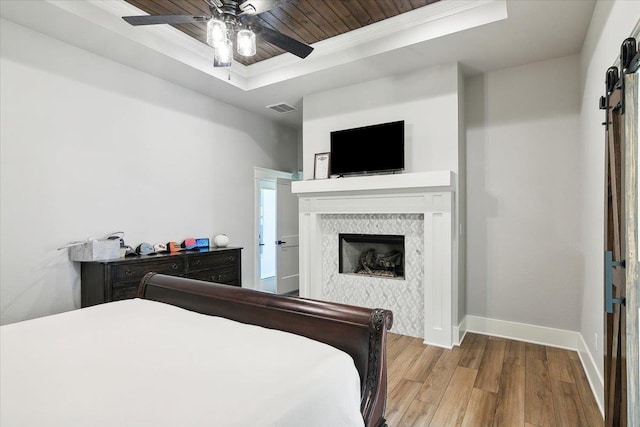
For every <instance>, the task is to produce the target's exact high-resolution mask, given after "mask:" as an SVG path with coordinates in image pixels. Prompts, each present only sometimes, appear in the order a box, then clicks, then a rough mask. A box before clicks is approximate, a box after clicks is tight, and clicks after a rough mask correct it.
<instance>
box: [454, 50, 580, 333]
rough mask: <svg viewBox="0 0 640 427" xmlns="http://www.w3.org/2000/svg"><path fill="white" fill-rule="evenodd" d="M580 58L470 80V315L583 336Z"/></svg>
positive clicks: (468, 307)
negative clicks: (568, 331)
mask: <svg viewBox="0 0 640 427" xmlns="http://www.w3.org/2000/svg"><path fill="white" fill-rule="evenodd" d="M578 73H579V57H578V56H577V55H574V56H570V57H565V58H559V59H554V60H549V61H544V62H537V63H533V64H528V65H525V66H520V67H515V68H509V69H504V70H498V71H493V72H489V73H486V74H483V75H479V76H475V77H471V78H469V79H467V81H466V123H467V231H468V233H467V314H469V315H472V316H479V317H486V318H490V319H496V320H508V321H512V322H520V323H526V324H531V325H537V326H546V327H552V328H558V329H565V330H570V331H578V330H579V328H580V310H581V307H580V305H581V300H580V295H581V283H582V250H581V241H580V231H581V228H580V227H581V220H580V218H581V209H580V190H581V178H582V175H581V172H582V170H581V162H580V159H579V157H578V156H577V153H578V152H579V150H580V144H581V142H580V139H579V112H580V110H579V79H578Z"/></svg>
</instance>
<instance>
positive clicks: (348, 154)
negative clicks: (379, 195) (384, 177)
mask: <svg viewBox="0 0 640 427" xmlns="http://www.w3.org/2000/svg"><path fill="white" fill-rule="evenodd" d="M401 170H404V120H401V121H397V122H390V123H382V124H378V125H373V126H365V127H360V128H354V129H345V130H338V131H334V132H331V174H333V175H349V174H365V173H376V172H392V171H401Z"/></svg>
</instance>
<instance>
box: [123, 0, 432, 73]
mask: <svg viewBox="0 0 640 427" xmlns="http://www.w3.org/2000/svg"><path fill="white" fill-rule="evenodd" d="M437 1H439V0H346V1H337V0H285V1H283V3H282V4H281V5H280V6H278V7H276V8H273V9H271V10H269V11H266V12H263V13H261V14H260V15H258V19H259V21H260V23H261V24H262V25H263V26H265V27H268V28H271V29H274V30H277V31H280V32H281V33H284V34H286V35H288V36H290V37H293V38H296V39H298V40H300V41H302V42H304V43H307V44H313V43H316V42H319V41H321V40H326V39H328V38H331V37H334V36H337V35H340V34H344V33H347V32H349V31H352V30H356V29H358V28H362V27H365V26H367V25H370V24H373V23H376V22H380V21H382V20H385V19H387V18H391V17H393V16H396V15H400V14H402V13H406V12H410V11H412V10H415V9H417V8H420V7H424V6H427V5H429V4H431V3H435V2H437ZM126 2H127V3H129V4H131V5H133V6H135V7H137V8H138V9H140V10H142V11H144V12H146V13H148V14H150V15H207V16H209V15H210V14H211V13H210V11H209V7H208V6H207V4H206V3H205V2H204V0H126ZM173 26H174V27H175V28H177V29H178V30H180V31H182V32H183V33H185V34H187V35H189V36H191V37H193V38H194V39H196V40H198V41H200V42H202V43H205V44H206V40H207V26H206V22H202V23H192V24H177V25H173ZM282 53H285V51H284V50H282V49H279V48H277V47H275V46H273V45H271V44H269V43H267V42H265V41H263V40H260V38H259V37H258V40H257V53H256V55H255V56H252V57H244V56H240V55H237V54H235V56H234V60H235V61H238V62H239V63H241V64H243V65H251V64H255V63H256V62H260V61H264V60H265V59H269V58H272V57H274V56H278V55H280V54H282Z"/></svg>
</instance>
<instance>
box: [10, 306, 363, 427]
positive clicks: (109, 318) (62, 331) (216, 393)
mask: <svg viewBox="0 0 640 427" xmlns="http://www.w3.org/2000/svg"><path fill="white" fill-rule="evenodd" d="M359 408H360V379H359V376H358V372H357V370H356V369H355V366H354V364H353V360H352V359H351V358H350V357H349V355H347V354H346V353H344V352H342V351H340V350H337V349H335V348H333V347H331V346H328V345H326V344H322V343H319V342H316V341H312V340H309V339H307V338H304V337H300V336H297V335H293V334H289V333H284V332H280V331H274V330H270V329H265V328H261V327H256V326H249V325H243V324H240V323H237V322H233V321H230V320H227V319H223V318H219V317H211V316H204V315H201V314H197V313H194V312H190V311H187V310H183V309H180V308H177V307H173V306H170V305H167V304H162V303H157V302H152V301H147V300H140V299H135V300H126V301H119V302H113V303H109V304H102V305H98V306H94V307H90V308H86V309H82V310H76V311H72V312H68V313H63V314H59V315H55V316H49V317H45V318H41V319H35V320H30V321H26V322H21V323H15V324H11V325H5V326H2V327H1V328H0V425H1V426H2V427H12V426H64V427H72V426H92V427H93V426H109V427H116V426H154V427H162V426H171V427H176V426H188V427H192V426H193V427H195V426H215V427H226V426H256V427H258V426H259V427H262V426H264V427H267V426H274V427H275V426H278V427H287V426H290V427H302V426H305V427H308V426H323V427H324V426H363V425H364V422H363V420H362V416H361V415H360V411H359Z"/></svg>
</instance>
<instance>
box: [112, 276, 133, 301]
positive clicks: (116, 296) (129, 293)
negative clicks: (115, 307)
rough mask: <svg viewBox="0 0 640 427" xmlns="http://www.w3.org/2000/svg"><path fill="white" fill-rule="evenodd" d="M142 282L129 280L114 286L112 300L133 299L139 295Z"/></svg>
mask: <svg viewBox="0 0 640 427" xmlns="http://www.w3.org/2000/svg"><path fill="white" fill-rule="evenodd" d="M139 285H140V282H138V281H136V282H127V283H120V284H118V285H114V286H113V290H112V292H111V300H112V301H118V300H121V299H131V298H135V297H137V296H138V286H139Z"/></svg>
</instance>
